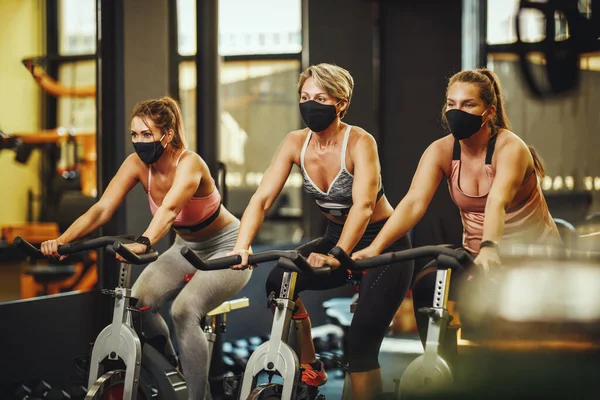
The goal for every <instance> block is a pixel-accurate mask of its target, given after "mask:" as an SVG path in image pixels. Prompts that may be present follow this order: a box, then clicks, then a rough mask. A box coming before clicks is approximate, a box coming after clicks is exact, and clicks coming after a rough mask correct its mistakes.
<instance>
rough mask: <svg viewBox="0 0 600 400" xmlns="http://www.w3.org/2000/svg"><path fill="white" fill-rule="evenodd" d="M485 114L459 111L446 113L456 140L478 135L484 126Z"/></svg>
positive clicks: (454, 110)
mask: <svg viewBox="0 0 600 400" xmlns="http://www.w3.org/2000/svg"><path fill="white" fill-rule="evenodd" d="M486 111H487V110H486ZM486 111H484V112H483V114H485V113H486ZM483 114H481V115H475V114H469V113H468V112H465V111H462V110H458V109H453V110H448V111H446V120H447V121H448V125H449V127H450V132H451V133H452V135H453V136H454V138H455V139H457V140H463V139H468V138H470V137H471V136H473V135H474V134H476V133H477V132H478V131H479V129H481V127H482V126H483V122H484V121H483Z"/></svg>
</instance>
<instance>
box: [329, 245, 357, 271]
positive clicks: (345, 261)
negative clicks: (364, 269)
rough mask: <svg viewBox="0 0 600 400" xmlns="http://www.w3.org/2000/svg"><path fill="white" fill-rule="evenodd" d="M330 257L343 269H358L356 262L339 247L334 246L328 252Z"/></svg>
mask: <svg viewBox="0 0 600 400" xmlns="http://www.w3.org/2000/svg"><path fill="white" fill-rule="evenodd" d="M329 254H331V255H332V256H334V257H335V258H337V259H338V261H339V262H340V263H341V264H342V265H343V266H344V267H345V268H349V269H353V270H355V269H359V268H358V266H357V265H356V261H354V260H353V259H352V258H351V257H350V255H348V253H346V252H345V251H344V250H343V249H342V248H341V247H339V246H335V247H334V248H333V249H331V251H330V252H329Z"/></svg>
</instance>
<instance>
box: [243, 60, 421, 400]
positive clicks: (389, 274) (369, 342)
mask: <svg viewBox="0 0 600 400" xmlns="http://www.w3.org/2000/svg"><path fill="white" fill-rule="evenodd" d="M353 88H354V80H353V79H352V76H351V75H350V73H349V72H348V71H346V70H345V69H343V68H341V67H338V66H336V65H331V64H319V65H314V66H311V67H309V68H308V69H306V70H305V71H304V72H302V74H301V75H300V79H299V82H298V95H299V100H300V104H299V106H300V113H301V115H302V119H303V120H304V122H305V123H306V125H307V126H308V128H305V129H301V130H297V131H294V132H290V133H289V134H288V135H287V136H286V138H285V139H284V141H283V143H281V145H280V146H279V149H278V150H277V153H276V154H275V157H274V159H273V161H272V163H271V165H270V166H269V168H268V169H267V171H266V172H265V174H264V178H263V180H262V182H261V183H260V186H259V187H258V189H257V191H256V193H255V194H254V196H252V199H251V200H250V203H249V204H248V207H247V208H246V211H245V212H244V215H243V217H242V221H241V225H240V231H239V235H238V238H237V242H236V245H235V250H234V252H235V253H237V254H240V255H241V256H242V259H243V261H242V264H240V265H237V266H235V267H233V268H236V269H240V268H246V267H248V264H247V256H248V254H249V249H250V245H251V243H252V239H253V238H254V237H255V235H256V233H257V232H258V230H259V228H260V226H261V224H262V222H263V220H264V216H265V215H266V213H267V212H268V211H269V209H270V207H271V206H272V205H273V203H274V202H275V199H276V198H277V196H278V194H279V193H280V191H281V189H282V188H283V185H284V183H285V181H286V180H287V178H288V176H289V174H290V171H291V169H292V166H293V165H294V164H295V165H297V166H298V167H300V169H301V171H302V177H303V187H304V190H305V191H306V192H308V194H309V195H311V196H312V197H313V198H314V199H315V202H316V203H317V206H319V208H320V209H321V211H322V212H323V215H324V216H325V217H326V218H327V229H326V230H325V234H324V236H323V237H321V238H318V239H316V240H313V241H311V242H309V243H306V244H304V245H303V246H301V247H300V248H298V251H300V253H302V254H303V255H304V256H306V257H308V261H309V263H310V264H311V265H312V266H313V267H315V268H318V267H322V266H324V265H329V266H331V268H332V272H331V274H330V275H329V276H328V277H315V276H309V275H306V274H300V275H299V276H298V277H297V281H296V293H300V292H302V291H304V290H327V289H332V288H335V287H339V286H342V285H344V284H346V283H347V282H348V270H347V269H346V268H343V267H342V268H340V263H339V262H338V261H337V260H336V259H335V258H334V257H332V256H330V255H329V254H328V252H329V251H330V250H331V249H332V248H333V247H335V246H339V247H341V248H342V249H343V250H345V251H346V252H347V253H352V251H354V250H359V249H362V248H364V247H366V246H368V245H369V244H370V243H371V241H372V240H373V238H375V236H376V235H377V233H378V232H379V230H380V229H381V227H382V226H383V225H384V224H385V222H386V221H387V219H388V217H389V216H390V215H391V214H392V212H393V208H392V206H391V205H390V203H389V202H388V200H387V198H386V197H385V195H384V193H383V185H382V181H381V171H380V165H379V158H378V155H377V143H376V142H375V139H374V138H373V136H371V135H370V134H369V133H368V132H366V131H365V130H364V129H362V128H359V127H357V126H351V125H349V124H347V123H345V122H342V118H343V117H344V116H345V115H346V112H347V111H348V107H349V106H350V100H351V99H352V90H353ZM407 248H410V241H409V240H408V237H407V236H406V235H403V236H402V237H400V238H399V239H398V240H396V241H394V243H392V244H391V245H390V246H389V247H388V249H386V251H397V250H403V249H407ZM401 264H403V265H394V266H383V267H379V268H376V269H373V270H370V271H369V272H368V273H367V274H365V275H364V276H362V279H361V281H362V282H361V284H360V300H359V302H358V306H357V308H356V311H355V314H354V317H353V319H352V324H351V326H350V330H349V332H348V337H347V354H346V359H347V361H348V365H349V371H350V376H351V378H352V393H353V398H355V399H362V400H369V399H373V398H376V397H377V395H379V394H380V393H381V386H382V383H381V372H380V369H379V363H378V354H379V347H380V346H381V341H382V340H383V336H384V335H385V332H386V330H387V328H388V327H389V325H390V322H391V320H392V318H393V316H394V314H395V312H396V310H397V309H398V307H399V306H400V303H401V302H402V300H403V299H404V296H405V294H406V292H407V290H408V287H409V285H410V282H411V279H412V273H413V262H412V261H409V262H404V263H401ZM283 272H284V271H283V269H281V268H278V266H276V267H275V268H274V269H273V270H272V271H271V273H270V274H269V277H268V279H267V284H266V291H267V295H268V294H270V293H271V292H276V293H279V290H280V285H281V281H282V277H283ZM295 302H296V306H297V308H296V310H295V312H294V318H296V319H302V321H303V338H302V351H301V360H300V362H301V364H302V366H303V368H304V371H303V372H302V380H303V381H304V382H305V383H306V384H308V385H312V386H319V385H322V384H324V383H325V382H326V381H327V374H326V373H325V369H324V368H323V363H321V362H320V361H318V360H317V359H316V356H315V348H314V345H313V342H312V337H311V333H310V329H311V323H310V319H309V315H308V313H307V311H306V308H305V307H304V304H303V303H302V300H301V299H300V298H297V299H295Z"/></svg>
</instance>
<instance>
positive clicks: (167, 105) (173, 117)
mask: <svg viewBox="0 0 600 400" xmlns="http://www.w3.org/2000/svg"><path fill="white" fill-rule="evenodd" d="M134 117H140V118H141V119H142V120H143V121H144V123H146V125H148V120H150V121H152V122H153V123H154V126H156V127H157V128H158V129H160V131H161V133H167V131H168V130H169V129H172V130H173V132H174V134H173V140H171V146H173V149H176V150H179V149H187V141H186V139H185V132H184V131H183V118H182V115H181V107H179V103H177V101H176V100H175V99H173V98H172V97H169V96H165V97H163V98H160V99H157V100H155V99H153V100H146V101H143V102H141V103H138V104H137V105H136V106H135V107H134V109H133V113H132V115H131V119H133V118H134Z"/></svg>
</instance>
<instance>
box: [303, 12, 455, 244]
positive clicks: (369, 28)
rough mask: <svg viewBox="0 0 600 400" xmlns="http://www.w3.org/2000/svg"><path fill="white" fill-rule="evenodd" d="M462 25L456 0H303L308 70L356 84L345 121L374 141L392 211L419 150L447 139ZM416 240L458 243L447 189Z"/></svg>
mask: <svg viewBox="0 0 600 400" xmlns="http://www.w3.org/2000/svg"><path fill="white" fill-rule="evenodd" d="M461 18H462V1H461V0H429V1H423V2H416V1H397V0H381V1H367V0H328V1H319V0H308V36H309V46H308V52H309V57H308V59H309V63H310V64H315V63H319V62H329V63H335V64H338V65H340V66H342V67H344V68H346V69H348V70H349V71H350V73H351V74H352V76H353V77H354V80H355V90H354V95H353V98H352V103H351V106H350V110H349V112H348V115H347V116H346V118H345V120H346V121H347V122H348V123H350V124H354V125H358V126H361V127H362V128H364V129H366V130H367V131H369V132H370V133H371V134H373V136H374V137H375V138H376V139H377V142H378V145H379V157H380V160H381V166H382V172H383V180H384V185H385V191H386V195H387V197H388V199H389V200H390V202H391V203H392V205H393V206H396V205H397V204H398V202H399V201H400V200H401V198H402V196H404V194H406V192H407V190H408V188H409V186H410V182H411V180H412V176H413V174H414V172H415V169H416V167H417V164H418V162H419V158H420V156H421V154H422V153H423V151H424V150H425V149H426V148H427V146H428V145H429V144H430V143H431V142H433V141H434V140H436V139H437V138H439V137H441V136H443V135H444V134H445V132H444V131H443V129H442V127H441V122H440V113H441V108H442V105H443V103H444V98H445V97H444V96H445V89H446V83H447V78H448V77H450V76H451V75H452V74H453V73H454V72H457V71H459V70H460V68H461ZM317 218H318V216H315V217H314V218H311V222H313V223H314V224H317V223H318V219H317ZM414 233H415V244H416V245H423V244H429V243H442V242H445V243H455V244H460V240H461V225H460V218H459V214H458V210H457V209H456V207H455V206H454V204H453V203H452V201H451V199H450V196H449V195H448V189H447V187H446V184H445V182H442V184H441V185H440V188H439V189H438V193H437V194H436V196H435V198H434V200H433V202H432V204H431V206H430V209H429V211H428V212H427V214H426V216H425V218H424V219H423V220H422V222H421V223H420V224H419V225H418V226H417V227H416V228H415V231H414Z"/></svg>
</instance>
